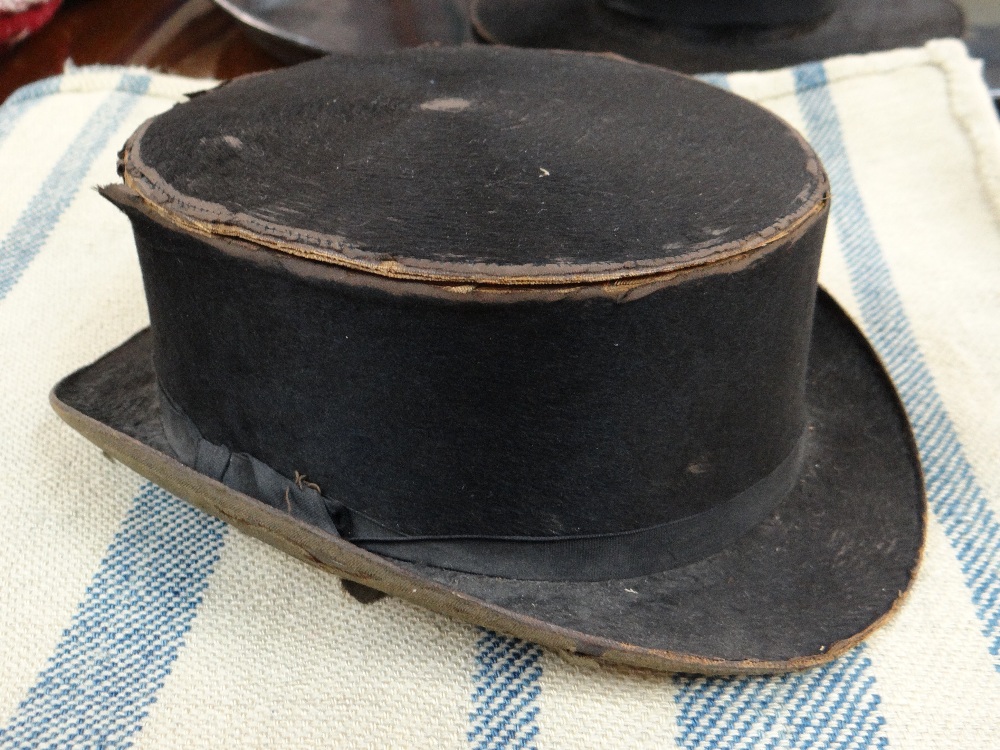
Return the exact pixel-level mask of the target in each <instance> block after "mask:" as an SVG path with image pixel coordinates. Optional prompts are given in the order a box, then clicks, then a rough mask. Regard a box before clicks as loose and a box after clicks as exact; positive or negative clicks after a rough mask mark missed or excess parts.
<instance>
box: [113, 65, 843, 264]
mask: <svg viewBox="0 0 1000 750" xmlns="http://www.w3.org/2000/svg"><path fill="white" fill-rule="evenodd" d="M720 175H725V179H720ZM126 180H128V181H129V183H130V184H131V185H132V186H133V187H134V188H135V189H136V190H138V192H139V193H140V194H143V195H144V196H146V197H147V198H149V199H151V200H153V201H155V202H158V203H161V204H162V205H165V206H168V207H169V210H170V211H172V212H174V213H175V214H176V215H177V216H176V218H178V219H182V220H183V219H189V220H192V221H197V222H201V223H210V224H215V225H218V226H219V228H220V230H221V231H228V230H226V229H224V228H223V226H224V227H228V228H229V229H230V230H238V231H239V232H240V234H241V236H249V237H251V238H254V239H256V240H257V241H261V242H265V243H269V244H271V245H272V246H274V247H275V248H277V249H286V250H288V249H290V250H291V251H292V252H294V251H295V250H298V251H300V252H302V253H304V254H306V255H307V256H308V257H313V258H316V259H319V260H323V261H326V262H330V263H334V264H341V265H346V266H348V267H354V268H359V269H363V270H368V271H372V272H375V273H379V274H383V275H386V276H392V277H409V278H426V279H438V280H448V281H454V282H457V283H476V282H484V283H522V284H532V283H565V282H569V281H586V280H604V279H614V278H628V277H633V276H638V275H645V274H649V273H655V272H662V271H666V270H676V269H680V268H685V267H690V266H693V265H698V264H701V263H706V262H710V261H712V260H713V259H717V258H719V257H724V256H726V255H727V254H730V253H731V252H732V251H733V249H734V247H739V248H741V251H745V250H746V249H747V247H749V246H753V245H759V244H761V243H762V242H764V241H767V239H768V238H770V237H771V236H772V235H773V234H774V233H776V232H780V231H782V230H783V229H785V228H787V227H788V226H790V225H792V224H794V223H796V222H797V221H800V220H802V218H803V217H804V216H805V215H806V214H807V213H808V212H809V211H810V210H812V208H813V206H814V205H815V203H816V200H817V198H818V197H819V196H820V195H822V193H823V191H824V190H825V178H824V177H823V175H822V174H821V170H820V169H819V167H818V162H817V161H816V159H815V156H814V155H813V154H812V152H811V150H809V148H808V147H807V146H806V145H805V144H804V143H803V141H802V140H801V139H800V138H799V137H798V136H797V134H795V133H794V132H793V131H791V130H790V129H788V128H786V127H781V126H776V123H775V118H774V116H773V115H771V114H770V113H768V112H766V111H764V110H762V109H760V108H759V107H756V106H754V105H752V104H750V103H749V102H746V101H744V100H742V99H739V98H737V97H733V96H731V95H728V94H726V93H725V92H722V91H717V90H715V89H712V88H709V87H707V86H706V85H704V84H702V83H699V82H696V81H693V80H691V79H687V78H683V77H680V76H676V75H674V74H670V73H666V72H664V71H662V70H658V69H654V68H650V67H648V66H643V65H638V64H632V65H628V64H623V63H622V62H619V61H613V60H609V59H605V58H602V57H597V56H590V57H583V56H570V55H566V54H562V53H554V52H538V51H522V50H492V49H490V50H476V52H475V53H474V54H472V53H470V52H469V51H468V50H462V49H439V50H434V51H433V52H431V51H429V50H426V49H424V50H411V51H407V52H403V53H396V54H389V55H382V56H373V57H366V58H361V59H349V58H347V59H342V58H326V59H323V60H319V61H316V62H313V63H309V64H307V65H301V66H297V67H295V68H292V69H289V70H285V71H280V72H277V73H273V74H271V75H269V76H267V77H250V78H248V79H245V80H239V81H235V82H233V83H231V84H228V85H226V86H225V87H223V88H221V89H219V90H218V91H213V92H212V93H211V94H210V95H206V96H204V97H198V98H196V99H194V100H193V101H191V102H190V103H188V104H185V105H184V106H182V107H178V108H176V109H175V110H173V111H171V112H167V113H166V114H164V115H162V116H160V117H158V118H156V119H155V120H154V121H152V122H151V123H150V124H149V126H148V127H147V128H146V129H145V130H144V131H143V132H142V134H141V136H140V137H139V138H136V139H134V140H133V142H132V145H131V148H130V152H129V154H128V159H127V162H126ZM750 195H752V196H753V199H752V200H748V196H750Z"/></svg>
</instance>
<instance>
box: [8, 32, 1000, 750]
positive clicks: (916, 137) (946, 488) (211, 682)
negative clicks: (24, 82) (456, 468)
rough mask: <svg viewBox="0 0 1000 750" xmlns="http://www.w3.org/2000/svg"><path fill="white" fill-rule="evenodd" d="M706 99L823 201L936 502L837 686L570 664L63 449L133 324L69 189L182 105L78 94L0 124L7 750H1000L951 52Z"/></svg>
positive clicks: (92, 200)
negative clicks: (290, 550) (887, 607)
mask: <svg viewBox="0 0 1000 750" xmlns="http://www.w3.org/2000/svg"><path fill="white" fill-rule="evenodd" d="M713 81H714V82H715V83H717V84H719V85H726V86H729V87H730V88H732V89H733V90H734V91H736V92H737V93H740V94H743V95H744V96H748V97H750V98H752V99H755V100H757V101H759V102H761V103H762V104H763V105H764V106H766V107H770V108H771V109H773V110H774V111H775V112H777V113H779V114H780V115H781V116H782V117H784V118H786V119H787V120H788V121H789V122H791V123H792V124H793V125H794V126H795V127H797V128H799V129H801V130H802V132H803V133H805V135H806V136H807V137H808V138H809V139H810V141H811V142H812V143H813V144H814V146H815V147H816V149H817V150H818V151H819V153H820V155H821V157H822V158H823V160H824V162H825V164H826V167H827V169H828V171H829V173H830V176H831V179H832V183H833V191H834V195H835V198H834V208H833V220H832V221H831V225H830V230H829V234H828V239H827V243H826V249H825V254H824V261H823V267H822V281H823V283H824V284H825V285H826V286H827V287H828V288H829V289H830V290H831V291H832V292H833V293H834V295H835V296H836V297H837V298H838V299H839V300H840V301H841V303H843V304H844V305H845V306H846V307H847V309H848V310H849V311H850V312H851V313H852V314H853V315H854V316H855V319H856V320H857V321H859V323H860V324H861V325H862V326H863V327H864V329H865V330H866V332H867V333H868V335H869V336H870V337H871V340H872V341H873V342H874V344H875V346H876V347H877V348H878V350H879V351H880V352H881V354H882V356H883V358H884V359H885V361H886V363H887V364H888V367H889V369H890V371H891V373H892V375H893V377H894V378H895V380H896V382H897V384H898V387H899V389H900V392H901V394H902V397H903V399H904V401H905V403H906V406H907V408H908V410H909V413H910V416H911V419H912V421H913V425H914V429H915V432H916V436H917V440H918V442H919V445H920V450H921V454H922V460H923V464H924V470H925V472H926V477H927V486H928V492H929V498H930V507H931V512H930V530H929V537H928V541H927V551H926V557H925V561H924V565H923V568H922V569H921V572H920V576H919V578H918V580H917V583H916V585H915V587H914V589H913V592H912V594H911V596H910V597H909V599H908V601H907V602H906V604H905V606H904V607H903V608H902V611H901V612H900V613H899V614H898V616H897V617H896V618H895V619H894V620H893V621H892V623H891V624H890V625H888V626H887V627H886V628H885V629H883V630H882V631H880V632H878V633H877V634H876V635H875V636H874V637H872V638H871V639H870V640H869V641H868V642H867V643H866V644H864V645H862V646H860V647H858V648H856V649H855V650H853V651H852V652H850V653H849V654H847V655H846V656H844V657H842V658H840V659H838V660H837V661H835V662H834V663H832V664H831V665H829V666H827V667H823V668H819V669H813V670H809V671H806V672H802V673H798V674H792V675H786V676H780V677H774V678H767V677H752V678H743V679H718V678H716V679H704V678H695V677H685V676H670V675H663V674H653V673H640V672H635V671H629V670H612V669H602V668H596V667H592V666H586V665H583V664H577V663H573V662H569V661H565V660H563V659H561V658H560V657H558V656H556V655H553V654H551V653H548V652H544V651H541V650H540V649H538V648H537V647H535V646H533V645H531V644H526V643H521V642H518V641H514V640H511V639H507V638H504V637H500V636H496V635H493V634H491V633H487V632H484V631H481V630H479V629H477V628H474V627H469V626H466V625H461V624H457V623H454V622H452V621H451V620H449V619H448V618H446V617H443V616H439V615H436V614H432V613H429V612H426V611H424V610H423V609H421V608H419V607H416V606H413V605H410V604H406V603H404V602H401V601H398V600H394V599H383V600H382V601H379V602H377V603H375V604H370V605H362V604H360V603H358V602H356V601H355V600H353V599H351V598H350V597H349V596H347V595H346V594H345V593H344V592H343V590H342V589H341V587H340V585H339V583H338V581H337V579H336V578H334V577H333V576H330V575H326V574H323V573H320V572H318V571H316V570H314V569H312V568H310V567H308V566H306V565H304V564H302V563H300V562H298V561H296V560H294V559H292V558H290V557H286V556H285V555H283V554H282V553H280V552H278V551H276V550H274V549H272V548H270V547H268V546H266V545H264V544H263V543H261V542H258V541H256V540H254V539H251V538H248V537H246V536H243V535H242V534H240V533H237V532H234V531H232V530H230V529H228V528H227V527H226V526H225V525H224V524H223V523H221V522H219V521H217V520H215V519H212V518H209V517H207V516H205V515H204V514H202V513H200V512H199V511H196V510H193V509H191V508H190V507H189V506H187V505H186V504H185V503H183V502H181V501H179V500H177V499H176V498H173V497H172V496H170V495H168V494H167V493H165V492H164V491H162V490H160V489H158V488H156V487H155V486H153V485H151V484H150V483H148V482H147V481H145V480H144V479H142V478H141V477H139V476H137V475H136V474H134V473H132V472H131V471H129V470H128V469H126V468H124V467H123V466H121V465H118V464H115V463H112V462H111V461H109V460H107V459H106V458H105V457H104V456H103V455H102V454H101V452H100V451H98V450H97V449H96V448H94V447H93V446H92V445H90V444H89V443H87V442H86V441H85V440H84V439H83V438H82V437H80V436H79V435H77V434H76V433H75V432H73V431H72V430H71V429H70V428H69V427H67V426H66V425H64V424H62V423H61V422H60V421H59V420H58V418H57V417H56V416H55V415H54V414H53V412H52V411H51V409H50V408H49V406H48V403H47V400H46V399H47V394H48V391H49V389H50V387H51V386H52V385H53V384H54V383H55V382H56V381H57V380H58V379H59V378H60V377H62V376H63V375H65V374H67V373H69V372H70V371H72V370H74V369H76V368H77V367H79V366H81V365H83V364H86V363H88V362H90V361H92V360H93V359H95V358H97V357H98V356H99V355H101V354H102V353H103V352H105V351H106V350H108V349H110V348H111V347H113V346H115V345H116V344H118V343H119V342H120V341H122V340H123V339H125V338H126V337H128V336H129V335H130V334H132V333H133V332H134V331H136V330H138V329H139V328H141V327H142V326H144V325H145V323H146V310H145V302H144V297H143V292H142V285H141V280H140V276H139V269H138V264H137V261H136V258H135V250H134V247H133V244H132V238H131V233H130V230H129V226H128V222H127V221H126V220H125V218H124V217H123V216H122V215H121V214H119V213H118V212H117V211H116V210H115V209H114V208H113V207H112V206H111V205H110V204H108V203H107V202H105V201H104V200H102V199H101V198H100V197H99V196H98V195H97V193H96V192H95V191H94V190H93V189H92V186H94V185H97V184H100V183H106V182H112V181H114V180H115V179H116V176H115V171H114V170H115V151H116V150H117V149H118V148H119V147H120V145H121V144H122V143H123V141H124V140H125V138H126V137H127V136H128V135H129V134H130V133H131V131H132V130H133V128H135V127H136V126H137V125H138V124H139V123H140V122H141V121H142V120H144V119H145V118H147V117H149V116H150V115H153V114H155V113H157V112H160V111H162V110H164V109H166V108H167V107H169V106H171V104H173V103H174V102H175V101H178V100H179V99H180V98H181V97H182V95H183V94H184V93H186V92H190V91H194V90H197V89H199V88H200V87H202V86H203V83H201V82H197V81H191V80H186V79H179V78H174V77H168V76H162V75H155V74H150V73H149V72H147V71H142V70H122V69H106V68H105V69H98V68H86V69H79V70H74V71H71V72H69V73H68V74H66V75H65V76H62V77H59V78H55V79H51V80H47V81H44V82H41V83H37V84H34V85H32V86H29V87H28V88H26V89H22V90H21V91H20V92H18V93H17V94H15V95H14V96H13V97H12V98H11V99H10V100H9V101H8V102H7V103H6V104H4V105H3V106H2V107H0V175H3V179H2V181H0V362H2V366H0V467H2V468H0V519H2V520H0V524H2V526H0V542H2V543H0V747H2V748H22V747H23V748H29V747H30V748H33V747H59V748H63V747H93V748H97V747H101V748H116V747H127V746H132V747H139V748H143V747H147V748H194V747H212V748H218V747H246V748H257V747H260V748H274V747H280V748H315V747H338V748H411V747H429V748H434V749H435V750H444V749H445V748H484V749H487V748H528V747H540V748H576V747H580V748H603V747H607V748H618V747H648V748H669V747H674V746H678V747H681V748H691V749H694V748H698V749H702V748H738V749H743V748H762V749H763V748H807V747H815V748H830V749H831V750H832V749H833V748H864V747H885V746H891V747H900V748H935V749H937V750H942V749H948V748H988V747H1000V461H998V459H1000V395H998V394H1000V125H998V122H997V120H996V118H995V116H994V113H993V112H992V110H991V108H990V104H989V101H988V99H987V95H986V92H985V88H984V86H983V84H982V82H981V80H980V78H979V73H978V67H977V65H976V64H975V63H974V62H973V61H971V60H970V59H969V58H968V57H967V55H966V52H965V49H964V47H962V45H961V44H960V43H958V42H953V41H950V42H949V41H944V42H935V43H931V44H929V45H927V46H926V47H925V48H923V49H920V50H904V51H896V52H891V53H884V54H878V55H871V56H866V57H852V58H843V59H838V60H833V61H829V62H827V63H826V64H816V65H807V66H804V67H801V68H797V69H794V70H784V71H778V72H770V73H747V74H734V75H731V76H728V77H717V78H714V79H713Z"/></svg>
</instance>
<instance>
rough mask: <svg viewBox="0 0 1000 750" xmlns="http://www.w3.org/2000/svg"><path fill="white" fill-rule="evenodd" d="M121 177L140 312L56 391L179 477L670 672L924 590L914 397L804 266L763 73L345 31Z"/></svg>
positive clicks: (333, 547)
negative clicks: (762, 92) (752, 91)
mask: <svg viewBox="0 0 1000 750" xmlns="http://www.w3.org/2000/svg"><path fill="white" fill-rule="evenodd" d="M601 84H603V85H601ZM588 87H590V88H588ZM553 91H558V92H565V93H564V95H563V96H560V97H553V96H552V92H553ZM579 91H589V92H590V93H589V95H588V96H587V97H586V98H582V97H580V96H578V95H577V96H568V95H566V93H569V92H579ZM595 91H596V93H594V92H595ZM640 92H641V94H642V96H639V95H638V94H639V93H640ZM637 101H641V102H642V106H637V105H636V104H635V102H637ZM650 111H653V112H656V114H657V116H656V117H655V118H651V117H649V113H650ZM122 172H123V174H124V176H125V185H124V186H114V187H110V188H107V189H106V190H105V193H106V195H107V196H108V197H109V198H111V199H112V200H114V201H115V202H116V203H117V204H118V205H119V206H120V207H121V208H122V209H123V210H125V212H126V213H127V214H128V215H129V218H130V219H131V220H132V223H133V228H134V230H135V234H136V240H137V246H138V248H139V254H140V261H141V263H142V267H143V274H144V279H145V283H146V291H147V299H148V301H149V306H150V313H151V320H152V329H151V330H150V331H146V332H142V333H140V334H138V335H137V336H136V337H134V338H132V339H131V340H129V341H128V342H126V343H125V344H123V345H122V346H121V347H119V348H118V349H116V350H114V351H113V352H111V353H109V354H108V355H106V356H105V357H103V358H102V359H100V360H99V361H97V362H95V363H94V364H93V365H91V366H89V367H87V368H84V369H83V370H81V371H79V372H78V373H76V374H74V375H72V376H70V377H69V378H67V379H65V380H64V381H63V382H62V383H61V384H60V385H59V386H57V387H56V389H55V391H54V392H53V403H54V405H55V407H56V409H57V411H58V412H59V413H60V415H61V416H63V418H64V419H66V420H67V421H68V422H69V423H70V424H72V425H73V426H74V427H76V428H77V429H79V430H80V431H81V432H82V433H83V434H84V435H86V436H87V437H88V438H90V439H91V440H93V441H94V442H95V443H97V444H98V445H99V446H101V447H102V448H103V449H104V450H105V451H107V452H108V453H110V454H111V455H113V456H116V457H118V458H120V459H121V460H122V461H124V462H125V463H127V464H128V465H130V466H132V467H133V468H135V469H137V470H138V471H139V472H140V473H143V474H145V475H146V476H148V477H150V478H152V479H154V480H155V481H156V482H158V483H160V484H161V485H162V486H164V487H165V488H167V489H169V490H171V491H173V492H175V493H176V494H177V495H178V496H180V497H183V498H184V499H187V500H189V501H190V502H192V503H194V504H196V505H198V506H200V507H202V508H205V509H206V510H208V511H210V512H212V513H214V514H216V515H218V516H220V517H222V518H224V519H226V520H228V521H230V522H232V523H233V524H235V525H236V526H238V527H241V528H243V529H245V530H247V531H249V532H250V533H251V534H254V535H255V536H259V537H260V538H262V539H265V540H266V541H269V542H271V543H273V544H275V545H277V546H279V547H281V548H283V549H286V550H287V551H289V552H292V553H293V554H296V555H297V556H299V557H302V558H303V559H306V560H309V561H311V562H313V563H315V564H317V565H320V566H321V567H324V568H327V569H329V570H331V571H333V572H335V573H336V574H338V575H341V576H343V577H346V578H350V579H353V580H356V581H359V582H361V583H363V584H365V585H366V586H370V587H373V588H376V589H379V590H381V591H385V592H387V593H390V594H393V595H397V596H400V597H403V598H407V599H411V600H413V601H416V602H418V603H421V604H424V605H425V606H428V607H431V608H433V609H436V610H438V611H441V612H444V613H447V614H450V615H452V616H456V617H458V618H460V619H463V620H466V621H469V622H473V623H477V624H482V625H485V626H488V627H491V628H494V629H497V630H502V631H505V632H508V633H511V634H514V635H517V636H520V637H525V638H530V639H531V640H534V641H536V642H538V643H540V644H542V645H546V646H549V647H552V648H555V649H560V650H564V651H568V652H575V653H578V654H583V655H586V656H590V657H596V658H599V659H601V660H604V661H608V662H617V663H624V664H631V665H637V666H647V667H653V668H660V669H674V670H693V671H703V672H740V671H746V672H753V671H773V670H778V669H787V668H794V667H800V666H807V665H810V664H815V663H819V662H821V661H824V660H826V659H829V658H832V657H833V656H835V655H836V654H837V653H840V652H842V651H843V650H844V649H846V648H847V647H849V646H850V645H852V644H854V643H856V642H857V641H858V640H859V639H860V638H862V637H863V636H864V635H865V634H867V633H868V632H870V631H871V630H872V629H873V628H874V627H875V626H876V625H877V624H878V623H880V622H881V621H882V620H883V619H884V618H885V617H886V615H887V614H889V613H890V612H891V611H892V609H893V607H894V606H895V604H896V603H897V602H898V600H899V598H900V597H901V595H902V594H903V592H905V591H906V589H907V588H908V586H909V583H910V581H911V579H912V576H913V574H914V571H915V569H916V565H917V562H918V559H919V555H920V549H921V546H922V540H923V528H924V516H923V514H924V500H923V490H922V485H921V481H920V472H919V467H918V463H917V460H916V455H915V450H914V446H913V442H912V438H911V436H910V432H909V428H908V426H907V423H906V419H905V417H904V415H903V412H902V409H901V407H900V405H899V403H898V400H897V398H896V395H895V393H894V391H893V389H892V387H891V385H890V383H889V381H888V378H887V377H886V375H885V373H884V371H883V369H882V367H881V365H880V364H879V362H878V360H877V358H876V357H875V355H874V354H873V353H872V351H871V349H870V348H869V347H868V345H867V343H866V342H865V340H864V338H863V336H862V335H861V334H860V333H859V332H858V330H857V329H856V328H855V327H854V325H853V324H852V323H851V322H850V321H849V320H848V319H847V317H846V316H845V315H844V314H843V313H842V312H841V311H840V309H839V308H838V307H837V306H836V304H835V303H834V302H832V300H830V299H829V298H828V297H827V296H826V295H825V294H823V293H817V292H816V287H815V275H816V266H817V263H818V258H819V250H820V245H821V241H822V233H823V226H824V224H825V217H826V211H827V204H828V188H827V183H826V178H825V175H824V173H823V171H822V169H821V168H820V167H819V165H818V161H817V160H816V158H815V155H814V154H813V153H812V151H811V149H809V147H808V146H807V145H805V143H804V142H803V141H802V140H801V138H800V137H798V136H797V135H796V134H795V133H794V132H793V131H792V130H791V129H790V128H788V127H787V126H786V125H785V124H784V123H782V122H781V121H780V120H778V119H777V118H774V117H773V116H771V115H770V114H768V113H766V112H764V111H763V110H760V109H758V108H757V107H755V106H754V105H752V104H750V103H748V102H746V101H744V100H741V99H739V98H737V97H733V96H731V95H729V94H727V93H725V92H721V91H717V90H714V89H712V88H710V87H707V86H705V85H703V84H700V83H698V82H695V81H692V80H690V79H686V78H683V77H681V76H676V75H673V74H669V73H666V72H664V71H661V70H657V69H654V68H651V67H647V66H642V65H635V64H630V63H624V62H619V61H615V60H609V59H606V58H602V57H595V56H580V55H569V54H563V53H554V52H532V51H516V50H499V49H484V48H479V49H476V48H467V49H450V50H444V49H439V50H435V49H425V50H417V51H411V52H407V53H403V54H396V55H383V56H375V57H370V58H362V59H339V58H328V59H324V60H320V61H316V62H314V63H309V64H306V65H303V66H300V67H297V68H294V69H289V70H286V71H282V72H279V73H275V74H269V75H266V76H258V77H253V78H249V79H244V80H241V81H237V82H234V83H232V84H229V85H227V86H225V87H222V88H221V89H218V90H216V91H214V92H211V93H208V94H205V95H203V96H199V97H197V98H195V99H193V100H192V101H191V102H189V103H186V104H184V105H181V106H179V107H177V108H175V109H174V110H172V111H171V112H169V113H167V114H166V115H164V116H161V117H159V118H156V119H154V120H152V121H150V122H148V123H147V124H146V125H144V126H143V127H142V128H140V130H139V131H137V133H136V135H135V136H133V138H132V139H131V140H130V141H129V143H128V144H127V145H126V148H125V150H124V152H123V156H122ZM546 214H548V215H546ZM713 342H714V343H713ZM810 342H811V344H810ZM681 386H683V387H681ZM167 394H169V396H168V395H167ZM560 428H568V429H560ZM671 445H674V446H678V447H676V449H674V450H672V449H670V446H671ZM701 449H703V451H702V453H699V452H698V450H701ZM300 470H301V472H302V473H301V474H300V473H299V472H300ZM554 473H555V474H556V476H553V474H554ZM303 475H304V476H303ZM219 479H221V480H223V481H218V480H219ZM248 492H249V494H248ZM491 492H492V494H491ZM251 495H254V496H251ZM692 530H694V531H692ZM553 542H555V544H552V543H553ZM560 545H564V548H563V547H560ZM528 548H531V549H528ZM540 548H542V549H544V552H543V553H542V554H539V553H538V552H537V549H540ZM410 549H413V550H416V551H415V552H413V553H412V554H411V553H410V551H409V550H410Z"/></svg>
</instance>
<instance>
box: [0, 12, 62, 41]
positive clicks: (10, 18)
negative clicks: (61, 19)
mask: <svg viewBox="0 0 1000 750" xmlns="http://www.w3.org/2000/svg"><path fill="white" fill-rule="evenodd" d="M61 2H62V0H0V52H4V51H6V50H7V49H9V48H11V47H13V46H14V45H15V44H17V43H18V42H20V41H21V40H22V39H24V38H25V37H27V36H29V35H30V34H32V33H34V32H35V31H37V30H38V29H40V28H41V27H42V26H44V25H45V24H46V23H48V22H49V19H50V18H52V16H53V14H55V12H56V9H57V8H58V7H59V4H60V3H61Z"/></svg>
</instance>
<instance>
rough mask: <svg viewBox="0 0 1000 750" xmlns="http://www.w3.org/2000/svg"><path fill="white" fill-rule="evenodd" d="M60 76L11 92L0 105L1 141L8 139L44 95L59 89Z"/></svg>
mask: <svg viewBox="0 0 1000 750" xmlns="http://www.w3.org/2000/svg"><path fill="white" fill-rule="evenodd" d="M60 80H61V79H60V78H46V79H45V80H42V81H38V82H37V83H33V84H31V85H29V86H23V87H21V88H19V89H18V90H17V91H15V92H14V93H13V94H11V95H10V96H9V97H7V99H6V100H5V101H4V103H3V105H2V106H0V143H3V142H4V141H5V140H7V136H9V135H10V134H11V131H13V130H14V127H15V126H16V125H17V123H18V122H19V121H20V119H21V118H22V117H23V116H24V115H25V113H26V112H27V111H28V110H30V109H32V108H33V107H34V106H35V105H36V104H38V102H40V101H41V100H42V99H43V98H44V97H46V96H49V95H50V94H54V93H56V92H57V91H58V90H59V83H60Z"/></svg>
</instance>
